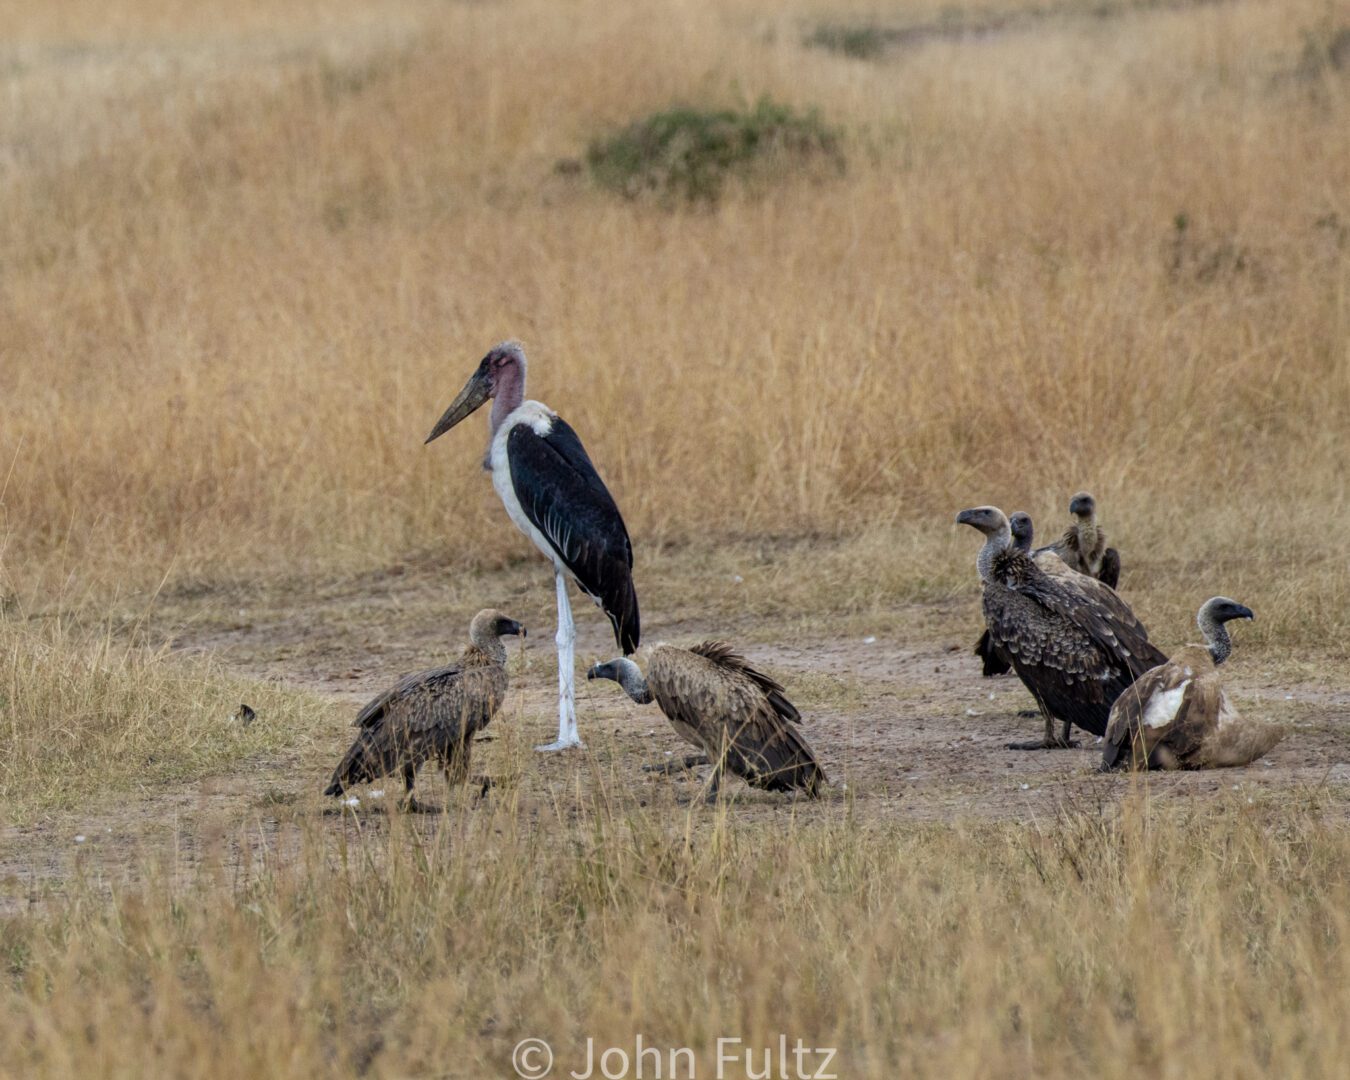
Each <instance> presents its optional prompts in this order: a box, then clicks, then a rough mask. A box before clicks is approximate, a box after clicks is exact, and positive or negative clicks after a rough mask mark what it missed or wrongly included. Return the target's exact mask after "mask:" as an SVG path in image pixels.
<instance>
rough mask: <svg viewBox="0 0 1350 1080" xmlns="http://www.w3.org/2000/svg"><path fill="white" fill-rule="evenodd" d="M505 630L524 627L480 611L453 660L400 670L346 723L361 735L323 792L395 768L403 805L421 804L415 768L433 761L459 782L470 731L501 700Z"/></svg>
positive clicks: (338, 791)
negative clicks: (392, 681)
mask: <svg viewBox="0 0 1350 1080" xmlns="http://www.w3.org/2000/svg"><path fill="white" fill-rule="evenodd" d="M506 634H512V635H519V636H520V637H524V636H525V627H523V626H521V625H520V623H518V622H516V621H515V620H514V619H509V618H507V617H506V616H505V615H503V614H502V613H501V612H500V611H496V610H495V609H492V608H487V609H485V610H483V611H480V612H479V613H478V614H477V615H475V616H474V617H473V620H472V621H471V622H470V623H469V645H468V647H467V648H465V650H464V652H463V653H461V654H460V658H459V660H458V661H457V662H456V663H454V664H450V665H448V666H446V667H440V668H432V669H431V670H430V671H423V672H419V673H418V674H416V675H408V676H405V677H404V678H402V679H400V680H399V681H398V682H397V683H396V684H395V685H394V686H393V687H391V688H390V689H388V690H386V691H385V692H384V693H383V694H381V695H380V696H379V697H377V698H375V699H374V700H373V701H371V702H369V703H368V704H367V705H366V707H365V708H363V709H362V710H361V711H360V713H358V714H357V717H356V720H355V721H354V723H353V726H354V727H359V728H360V729H361V734H359V735H358V736H357V737H356V741H355V742H354V743H352V745H351V749H350V750H348V751H347V753H346V754H345V755H344V756H343V758H342V761H341V762H340V763H339V764H338V767H337V769H336V770H335V771H334V772H333V779H332V781H331V782H330V783H329V785H328V787H327V789H326V790H325V791H324V794H325V795H341V794H342V793H343V792H344V791H346V790H347V788H349V787H352V786H353V785H355V784H363V783H368V782H370V781H372V780H377V779H379V778H380V777H381V776H387V775H389V774H391V773H402V775H403V783H404V784H405V785H406V787H407V794H406V796H405V798H404V807H405V809H408V810H413V811H418V810H425V809H428V808H427V807H424V806H422V805H421V804H419V803H418V802H417V800H416V799H415V798H413V783H414V781H415V780H416V777H417V769H418V766H420V765H421V764H423V763H424V762H426V761H430V760H433V759H434V760H435V761H437V762H438V763H439V764H440V766H441V768H442V769H444V770H445V778H446V780H447V782H454V783H462V782H463V781H464V780H465V778H467V776H468V774H469V755H470V751H471V750H472V748H473V737H474V735H475V734H476V733H477V732H479V731H481V730H482V729H483V728H485V727H487V725H488V722H489V721H490V720H491V719H492V717H493V715H494V714H495V713H496V711H497V709H498V707H499V706H500V705H501V703H502V702H503V701H504V700H505V699H506V687H507V678H506V647H505V646H504V645H503V644H502V643H501V638H502V636H503V635H506ZM486 783H487V782H485V786H486Z"/></svg>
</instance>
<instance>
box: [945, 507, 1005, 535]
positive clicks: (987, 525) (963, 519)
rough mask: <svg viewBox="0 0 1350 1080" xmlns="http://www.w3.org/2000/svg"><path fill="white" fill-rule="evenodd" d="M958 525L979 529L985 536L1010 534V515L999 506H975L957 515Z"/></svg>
mask: <svg viewBox="0 0 1350 1080" xmlns="http://www.w3.org/2000/svg"><path fill="white" fill-rule="evenodd" d="M956 523H957V524H958V525H969V526H970V527H971V528H972V529H979V530H980V532H982V533H984V535H985V536H996V535H998V534H999V533H1006V532H1009V529H1010V526H1009V525H1008V515H1007V514H1005V513H1004V512H1003V511H1002V510H1000V509H999V508H998V507H997V506H975V507H972V508H971V509H969V510H962V511H961V512H960V513H959V514H957V515H956Z"/></svg>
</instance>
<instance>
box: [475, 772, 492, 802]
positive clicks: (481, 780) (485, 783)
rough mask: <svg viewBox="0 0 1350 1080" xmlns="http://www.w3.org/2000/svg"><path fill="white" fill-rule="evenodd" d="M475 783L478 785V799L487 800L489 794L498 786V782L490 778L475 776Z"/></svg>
mask: <svg viewBox="0 0 1350 1080" xmlns="http://www.w3.org/2000/svg"><path fill="white" fill-rule="evenodd" d="M473 782H474V783H475V784H476V785H478V797H479V798H480V799H485V798H487V793H488V792H489V791H491V790H492V789H493V788H495V787H496V786H497V781H496V780H494V779H493V778H492V777H490V776H475V777H474V778H473Z"/></svg>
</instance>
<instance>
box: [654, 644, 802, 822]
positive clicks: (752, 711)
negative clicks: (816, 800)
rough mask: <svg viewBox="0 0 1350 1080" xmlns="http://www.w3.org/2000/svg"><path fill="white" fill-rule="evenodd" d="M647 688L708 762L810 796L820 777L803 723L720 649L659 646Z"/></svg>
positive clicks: (776, 691)
mask: <svg viewBox="0 0 1350 1080" xmlns="http://www.w3.org/2000/svg"><path fill="white" fill-rule="evenodd" d="M647 686H648V689H649V690H650V691H651V693H652V696H653V697H654V698H655V699H656V703H657V704H658V705H659V706H660V708H661V711H662V712H663V713H665V715H666V717H667V718H668V719H669V720H670V722H671V726H672V727H674V728H675V730H676V731H677V732H678V733H679V734H680V735H681V736H682V737H683V738H685V739H686V740H688V741H689V742H691V743H694V744H695V745H697V746H699V747H701V748H702V749H703V751H704V752H705V753H706V754H707V755H708V757H709V758H710V759H711V760H712V761H713V762H717V761H719V760H722V759H725V764H726V767H727V768H728V769H729V770H730V771H731V772H733V773H735V774H736V775H737V776H739V777H741V778H742V779H743V780H745V781H746V782H747V783H749V784H751V785H753V786H755V787H760V788H766V789H769V790H779V791H782V790H790V789H793V788H800V789H802V790H805V791H806V792H808V793H809V794H812V795H815V794H817V793H818V791H819V789H820V787H821V785H822V784H824V782H825V773H824V771H823V770H822V769H821V768H820V764H819V763H818V762H817V761H816V757H815V755H814V754H813V753H812V752H811V748H810V747H809V746H808V745H807V744H806V740H805V739H803V738H802V736H801V733H800V732H799V731H798V730H797V727H796V725H797V724H798V723H799V721H800V719H801V717H800V714H799V713H798V712H797V709H796V707H795V706H794V705H793V704H792V702H790V701H789V700H788V699H787V696H786V694H785V692H784V690H783V688H782V686H780V685H779V684H778V683H777V682H775V681H774V680H773V679H771V678H769V677H768V676H767V675H764V674H763V673H762V672H759V671H756V670H755V669H754V668H752V667H751V666H750V665H749V663H747V662H746V660H745V658H744V657H743V656H741V655H740V654H738V653H737V652H736V651H735V650H734V649H732V648H731V646H729V645H727V644H726V643H725V642H719V641H707V642H704V643H703V644H701V645H698V646H695V647H694V648H693V649H679V648H675V647H673V646H670V645H658V646H657V647H656V648H655V649H653V650H652V651H651V654H650V656H649V658H648V663H647Z"/></svg>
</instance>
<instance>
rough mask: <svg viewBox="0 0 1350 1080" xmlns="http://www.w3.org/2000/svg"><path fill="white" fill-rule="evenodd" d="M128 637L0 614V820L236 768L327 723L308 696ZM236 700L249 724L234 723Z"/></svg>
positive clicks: (297, 742) (301, 742)
mask: <svg viewBox="0 0 1350 1080" xmlns="http://www.w3.org/2000/svg"><path fill="white" fill-rule="evenodd" d="M135 636H136V635H135V633H134V630H133V631H132V632H131V633H130V634H129V633H128V628H127V627H119V626H116V625H112V624H105V625H103V626H101V627H97V628H93V627H82V626H80V625H79V624H78V623H75V624H73V625H72V624H69V623H65V622H62V621H60V620H51V621H38V622H36V623H30V622H28V621H27V620H23V619H21V618H14V617H12V616H11V617H6V616H5V615H4V614H0V827H5V826H8V825H10V824H12V823H14V822H27V821H31V820H32V819H33V818H34V817H37V816H40V815H41V816H45V817H47V818H50V815H51V814H52V813H53V812H54V811H59V810H63V809H70V808H73V807H77V806H88V805H90V804H91V803H100V802H101V803H103V804H105V805H106V803H107V802H108V800H109V799H110V798H118V797H123V798H125V797H127V796H131V795H133V794H135V793H140V792H145V791H156V790H159V791H162V790H164V789H165V787H166V786H168V785H172V784H173V783H174V782H176V781H182V780H195V779H198V778H200V777H202V776H204V775H209V774H212V773H222V772H227V771H239V770H243V769H246V768H247V766H248V764H249V762H250V761H253V760H255V759H258V758H260V757H263V756H267V755H271V756H274V755H276V754H277V753H279V752H281V751H283V750H286V751H294V750H296V749H298V748H300V747H304V746H305V745H307V743H308V742H309V739H310V737H311V736H312V735H313V733H314V732H315V731H316V730H319V729H322V727H323V725H324V724H325V722H328V721H330V720H331V716H330V714H329V713H328V711H327V709H326V708H325V705H324V703H323V702H322V701H320V700H319V699H318V698H317V697H316V696H314V695H308V694H303V693H300V692H297V691H295V690H290V689H284V688H282V687H279V686H277V685H275V684H271V683H257V682H251V681H248V680H245V679H241V678H238V677H235V676H231V675H229V674H227V673H226V672H224V671H222V670H221V669H220V667H219V665H217V664H215V663H213V662H212V661H211V660H210V659H207V658H197V659H195V660H193V661H184V660H182V659H181V658H178V657H173V656H171V655H170V654H169V652H168V650H167V649H158V650H150V649H147V648H145V647H144V646H143V645H142V644H141V643H139V642H138V641H136V640H135ZM129 637H130V638H131V639H132V640H130V641H128V638H129ZM241 704H247V705H249V706H250V707H251V708H252V709H253V711H254V713H255V714H256V719H253V720H252V721H251V722H249V723H247V724H245V723H244V722H243V720H242V719H241V717H240V715H239V706H240V705H241Z"/></svg>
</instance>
